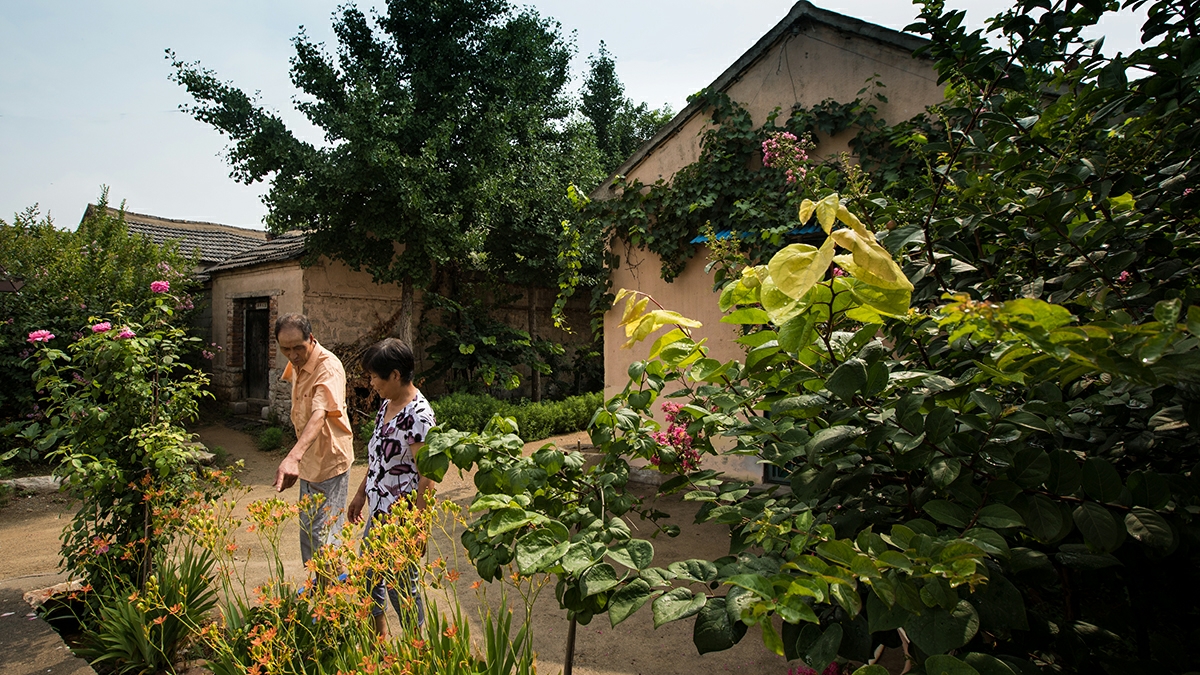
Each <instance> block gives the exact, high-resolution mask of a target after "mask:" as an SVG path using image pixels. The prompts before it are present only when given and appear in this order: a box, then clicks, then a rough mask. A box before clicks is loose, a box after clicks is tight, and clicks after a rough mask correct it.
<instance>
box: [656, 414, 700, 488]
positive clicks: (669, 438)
mask: <svg viewBox="0 0 1200 675" xmlns="http://www.w3.org/2000/svg"><path fill="white" fill-rule="evenodd" d="M682 408H683V406H682V405H680V404H678V403H674V402H671V401H666V402H664V403H663V404H662V411H663V415H664V417H666V419H667V423H668V426H667V430H666V431H652V432H650V438H652V439H654V442H655V443H658V444H659V445H660V446H662V447H665V448H670V449H671V450H674V451H675V456H676V461H677V463H678V464H679V468H681V469H683V470H684V471H694V470H696V468H697V467H699V466H700V453H699V452H697V451H696V450H695V448H693V447H692V442H693V440H694V439H693V438H692V435H691V434H689V433H688V432H687V426H686V425H685V424H678V423H677V422H676V420H677V418H678V417H679V411H680V410H681V409H682ZM650 463H651V464H653V465H654V466H660V465H661V464H662V457H661V456H659V455H658V454H657V453H656V454H655V455H654V456H653V457H651V458H650Z"/></svg>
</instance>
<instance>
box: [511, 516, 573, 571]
mask: <svg viewBox="0 0 1200 675" xmlns="http://www.w3.org/2000/svg"><path fill="white" fill-rule="evenodd" d="M564 529H565V528H564ZM562 534H564V532H555V531H554V530H552V529H551V528H546V527H540V528H538V529H536V530H534V531H533V532H529V533H527V534H525V535H524V536H522V537H521V538H520V539H518V540H517V568H518V569H520V570H521V573H522V574H533V573H535V572H541V571H543V570H544V569H546V568H547V567H549V566H551V565H553V564H554V563H555V562H557V561H558V559H559V558H561V557H563V555H564V554H565V553H566V552H567V549H569V548H570V547H571V542H570V541H568V540H567V539H566V538H565V537H562V536H561V535H562Z"/></svg>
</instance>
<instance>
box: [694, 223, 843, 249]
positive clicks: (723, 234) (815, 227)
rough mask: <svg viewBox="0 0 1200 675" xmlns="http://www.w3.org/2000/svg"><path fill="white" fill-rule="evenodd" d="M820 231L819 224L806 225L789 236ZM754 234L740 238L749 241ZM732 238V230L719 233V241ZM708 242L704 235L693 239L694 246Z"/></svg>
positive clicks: (739, 234) (743, 233)
mask: <svg viewBox="0 0 1200 675" xmlns="http://www.w3.org/2000/svg"><path fill="white" fill-rule="evenodd" d="M820 231H821V226H820V225H817V224H813V225H804V226H802V227H797V228H794V229H792V230H790V231H789V232H788V235H789V236H797V235H801V234H815V233H817V232H820ZM754 234H755V233H754V232H739V233H738V237H739V238H741V239H749V238H750V237H752V236H754ZM732 236H733V232H732V231H731V230H721V231H720V232H718V233H717V239H728V238H730V237H732ZM706 241H708V237H706V236H704V235H700V236H698V237H696V238H694V239H692V243H693V244H703V243H704V242H706Z"/></svg>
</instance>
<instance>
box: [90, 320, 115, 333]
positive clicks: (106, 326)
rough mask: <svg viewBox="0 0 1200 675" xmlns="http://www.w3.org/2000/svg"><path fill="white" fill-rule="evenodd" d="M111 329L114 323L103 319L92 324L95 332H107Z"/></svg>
mask: <svg viewBox="0 0 1200 675" xmlns="http://www.w3.org/2000/svg"><path fill="white" fill-rule="evenodd" d="M110 330H112V324H111V323H109V322H108V321H101V322H100V323H98V324H96V325H94V326H92V332H93V333H107V332H108V331H110Z"/></svg>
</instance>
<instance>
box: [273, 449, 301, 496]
mask: <svg viewBox="0 0 1200 675" xmlns="http://www.w3.org/2000/svg"><path fill="white" fill-rule="evenodd" d="M299 477H300V460H298V459H292V457H291V456H290V455H289V456H288V457H284V458H283V461H282V462H280V463H279V468H278V469H276V470H275V491H276V492H283V491H284V490H286V489H288V488H290V487H292V486H293V485H295V484H296V479H297V478H299Z"/></svg>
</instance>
